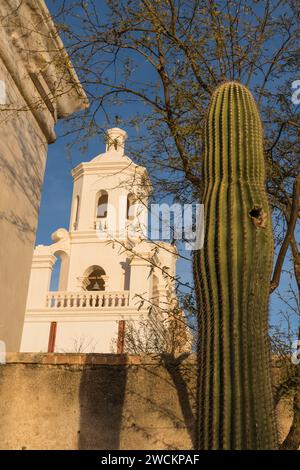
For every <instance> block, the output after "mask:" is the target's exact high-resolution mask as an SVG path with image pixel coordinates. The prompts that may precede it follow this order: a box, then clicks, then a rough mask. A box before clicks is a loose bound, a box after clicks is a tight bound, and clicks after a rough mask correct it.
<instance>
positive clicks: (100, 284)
mask: <svg viewBox="0 0 300 470" xmlns="http://www.w3.org/2000/svg"><path fill="white" fill-rule="evenodd" d="M105 281H106V273H105V271H104V269H103V268H102V267H101V266H98V265H94V266H90V267H89V268H88V269H87V270H86V271H85V273H84V276H83V281H82V288H83V289H84V290H88V291H99V290H100V291H104V290H105Z"/></svg>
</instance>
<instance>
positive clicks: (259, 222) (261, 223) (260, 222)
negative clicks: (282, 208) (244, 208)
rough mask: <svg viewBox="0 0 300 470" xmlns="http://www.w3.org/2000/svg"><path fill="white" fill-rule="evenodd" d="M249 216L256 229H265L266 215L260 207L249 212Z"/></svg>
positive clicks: (255, 207)
mask: <svg viewBox="0 0 300 470" xmlns="http://www.w3.org/2000/svg"><path fill="white" fill-rule="evenodd" d="M249 216H250V217H251V219H252V222H253V223H254V225H255V226H256V227H260V228H265V227H266V224H267V217H268V216H267V213H266V212H264V211H263V209H262V207H259V206H254V207H253V208H252V209H251V210H250V211H249Z"/></svg>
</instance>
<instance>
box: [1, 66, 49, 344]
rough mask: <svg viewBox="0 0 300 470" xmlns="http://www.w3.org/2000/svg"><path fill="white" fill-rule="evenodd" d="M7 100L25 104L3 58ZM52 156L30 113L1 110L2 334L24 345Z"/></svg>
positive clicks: (2, 74)
mask: <svg viewBox="0 0 300 470" xmlns="http://www.w3.org/2000/svg"><path fill="white" fill-rule="evenodd" d="M0 74H1V76H2V77H6V80H5V81H6V90H7V99H8V101H9V102H10V103H14V104H16V105H18V106H20V107H21V106H22V105H24V101H23V99H22V96H21V94H20V92H19V90H18V89H17V87H16V86H15V84H14V82H13V80H12V78H11V77H10V75H9V73H8V72H7V69H6V67H5V65H4V64H3V62H2V61H1V59H0ZM46 155H47V143H46V138H45V136H44V134H43V132H42V131H41V129H40V127H39V126H38V124H37V122H36V120H35V118H34V117H33V115H32V114H31V113H29V112H21V113H19V115H16V113H15V112H14V111H9V110H8V111H2V112H0V299H1V303H0V339H2V340H3V339H4V340H5V341H6V347H7V349H8V350H9V351H17V350H18V347H19V342H20V337H21V332H22V326H23V316H24V312H25V302H26V294H27V288H28V282H29V275H30V267H31V260H32V253H33V246H34V241H35V232H36V226H37V219H38V210H39V201H40V194H41V187H42V182H43V175H44V168H45V162H46Z"/></svg>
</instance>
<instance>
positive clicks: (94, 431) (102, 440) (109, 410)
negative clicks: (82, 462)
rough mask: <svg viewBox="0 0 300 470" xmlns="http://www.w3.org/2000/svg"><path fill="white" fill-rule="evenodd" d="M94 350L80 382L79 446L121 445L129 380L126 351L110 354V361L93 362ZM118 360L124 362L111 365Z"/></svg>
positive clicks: (111, 446) (96, 447) (89, 447)
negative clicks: (120, 353) (100, 363)
mask: <svg viewBox="0 0 300 470" xmlns="http://www.w3.org/2000/svg"><path fill="white" fill-rule="evenodd" d="M92 358H93V355H92V354H87V355H86V364H85V365H84V369H83V372H82V376H81V382H80V392H79V393H80V396H79V398H80V430H79V431H78V433H79V434H78V449H106V450H116V449H119V448H120V432H121V425H122V412H123V406H124V397H125V389H126V380H127V368H126V355H124V356H123V355H122V356H121V357H120V356H118V355H114V354H109V355H107V365H105V364H104V365H97V366H96V365H95V366H93V364H92ZM114 361H117V362H118V363H121V362H122V363H123V364H122V363H121V364H120V365H114V366H113V367H111V365H112V364H113V363H114Z"/></svg>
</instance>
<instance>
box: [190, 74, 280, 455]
mask: <svg viewBox="0 0 300 470" xmlns="http://www.w3.org/2000/svg"><path fill="white" fill-rule="evenodd" d="M203 178H204V194H203V203H204V211H205V241H204V247H203V249H202V250H199V251H197V252H195V256H194V275H195V285H196V294H197V299H198V303H199V345H198V354H199V357H198V361H199V362H198V364H199V372H198V374H199V375H198V384H199V388H198V390H199V392H198V393H199V399H198V416H199V422H198V426H197V431H198V448H199V449H274V448H276V447H277V435H276V425H275V418H274V410H273V398H272V386H271V377H270V353H269V344H268V297H269V288H270V277H271V270H272V262H273V236H272V226H271V218H270V212H269V207H268V201H267V195H266V191H265V164H264V151H263V132H262V125H261V121H260V117H259V113H258V110H257V107H256V103H255V101H254V99H253V97H252V95H251V93H250V92H249V90H248V89H247V88H246V87H244V86H243V85H241V84H239V83H236V82H228V83H225V84H222V85H221V86H220V87H219V88H217V89H216V90H215V92H214V94H213V96H212V100H211V104H210V107H209V110H208V114H207V118H206V124H205V137H204V160H203Z"/></svg>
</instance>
